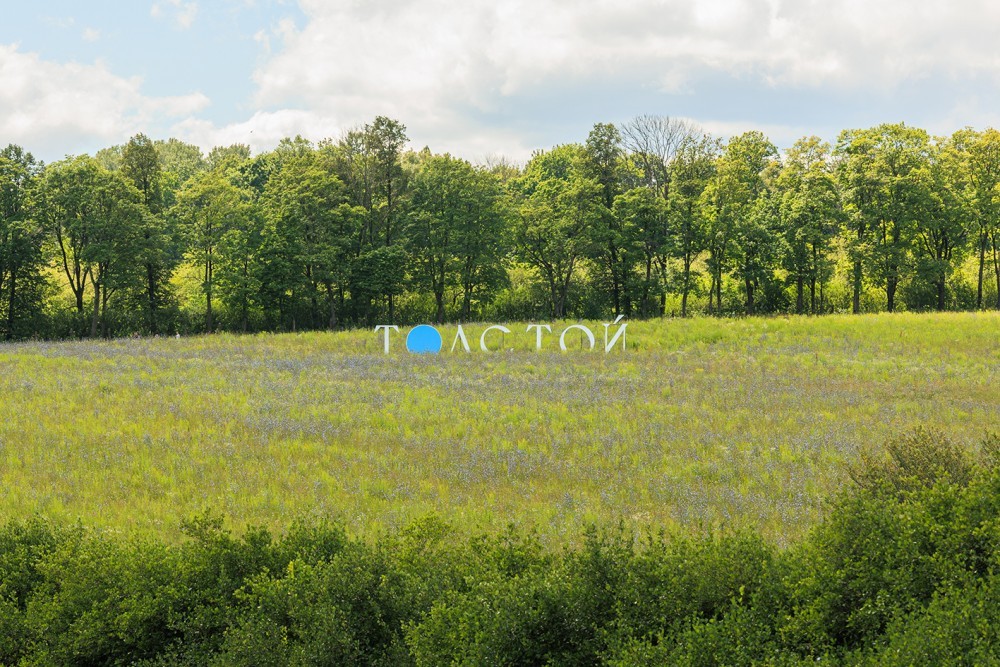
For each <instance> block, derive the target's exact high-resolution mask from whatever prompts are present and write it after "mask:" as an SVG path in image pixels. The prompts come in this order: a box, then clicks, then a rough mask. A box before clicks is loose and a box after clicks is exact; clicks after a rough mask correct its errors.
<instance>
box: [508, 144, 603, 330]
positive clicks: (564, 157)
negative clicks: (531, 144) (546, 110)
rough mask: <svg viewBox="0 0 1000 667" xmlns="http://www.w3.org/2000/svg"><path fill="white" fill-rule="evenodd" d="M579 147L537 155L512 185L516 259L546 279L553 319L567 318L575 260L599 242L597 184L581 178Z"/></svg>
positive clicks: (598, 185)
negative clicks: (515, 194) (516, 207)
mask: <svg viewBox="0 0 1000 667" xmlns="http://www.w3.org/2000/svg"><path fill="white" fill-rule="evenodd" d="M583 157H584V156H583V148H582V147H581V146H579V145H566V146H559V147H556V148H554V149H552V150H551V151H549V152H540V153H536V154H535V156H534V157H533V158H532V159H531V162H529V163H528V166H527V168H526V169H525V174H524V176H523V177H522V178H521V179H520V183H519V184H518V185H517V190H518V191H519V193H520V206H519V211H518V212H519V216H518V218H517V223H516V229H515V234H516V239H517V245H518V249H519V252H520V254H521V256H522V257H523V258H524V260H525V261H527V262H528V263H529V264H531V265H532V266H534V267H535V268H536V269H537V270H538V271H539V273H540V274H541V275H542V278H543V279H544V280H545V282H546V285H547V287H548V290H549V295H550V305H551V308H552V316H553V317H555V318H557V319H558V318H562V317H565V316H566V305H567V296H568V294H569V290H570V286H571V284H572V281H573V276H574V275H575V274H576V272H577V269H578V268H579V264H580V262H581V261H582V260H583V259H584V258H586V257H587V256H590V255H592V253H593V251H594V247H595V244H596V243H598V242H599V241H598V239H599V237H598V235H597V228H598V225H599V223H600V219H601V216H602V215H603V214H604V212H603V210H602V209H603V206H602V205H601V186H600V184H599V183H598V182H597V181H594V180H593V179H589V178H587V177H586V176H585V175H584V172H583V169H582V165H581V162H582V160H583Z"/></svg>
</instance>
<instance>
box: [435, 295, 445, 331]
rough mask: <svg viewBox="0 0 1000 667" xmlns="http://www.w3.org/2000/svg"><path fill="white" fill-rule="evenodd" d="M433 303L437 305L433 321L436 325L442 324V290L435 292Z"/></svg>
mask: <svg viewBox="0 0 1000 667" xmlns="http://www.w3.org/2000/svg"><path fill="white" fill-rule="evenodd" d="M434 301H435V302H436V303H437V314H436V315H435V321H436V322H437V323H438V324H444V290H435V292H434Z"/></svg>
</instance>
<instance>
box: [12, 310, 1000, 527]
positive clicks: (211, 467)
mask: <svg viewBox="0 0 1000 667" xmlns="http://www.w3.org/2000/svg"><path fill="white" fill-rule="evenodd" d="M510 326H511V328H512V329H513V330H514V333H513V334H511V335H508V336H505V337H504V340H503V345H504V347H505V348H513V349H508V350H507V351H504V352H497V353H492V354H484V353H482V352H479V351H474V352H473V353H472V354H468V355H466V354H448V353H444V354H442V355H440V356H417V355H410V354H407V353H406V352H404V351H403V343H402V342H403V337H402V334H400V335H395V336H394V338H393V348H394V349H393V353H392V354H391V355H389V356H385V355H383V354H382V351H381V341H380V339H377V338H376V336H375V334H374V333H372V332H369V331H355V332H348V333H338V334H321V333H310V334H289V335H261V336H248V337H235V336H228V335H226V336H223V335H220V336H212V337H199V338H190V339H179V340H178V339H173V338H164V339H153V340H148V339H146V340H119V341H109V342H86V341H84V342H67V343H27V344H15V345H6V346H2V347H0V392H2V394H0V395H2V400H0V411H2V412H0V486H2V489H3V492H2V494H0V521H5V520H7V519H9V518H14V517H25V516H30V515H32V514H35V513H38V514H42V515H44V516H47V517H52V518H55V519H58V520H75V519H76V518H78V517H79V518H81V519H83V521H84V522H86V523H88V524H90V525H95V526H100V527H107V528H113V529H121V530H127V531H131V530H138V531H149V532H152V533H155V534H158V535H160V536H165V537H168V538H170V537H173V536H175V535H176V534H177V531H178V526H179V523H180V519H181V518H182V517H184V516H186V515H189V514H191V513H194V512H198V511H202V510H205V509H208V508H211V509H214V510H216V511H220V512H223V513H225V514H226V516H227V517H229V519H230V520H231V522H232V523H233V525H234V526H237V527H239V526H243V525H246V524H248V523H253V524H267V525H272V526H275V527H283V526H286V525H287V523H288V521H289V520H290V519H291V518H293V517H295V516H300V515H303V514H312V513H319V514H323V515H332V516H335V517H339V518H340V519H342V520H343V521H344V522H345V523H346V524H347V525H348V526H349V527H350V528H352V529H354V530H357V531H359V532H361V533H362V534H374V533H376V532H378V531H380V530H385V529H391V528H394V527H396V526H398V525H400V524H402V523H405V522H407V521H409V520H410V519H412V518H414V517H417V516H421V515H424V514H427V513H431V512H434V513H439V514H441V515H444V516H446V517H448V518H450V519H451V520H452V521H454V522H455V523H457V524H458V525H466V526H469V527H470V528H486V529H490V528H492V527H497V526H502V525H504V524H506V523H508V522H510V521H516V522H518V523H521V524H531V525H534V526H537V528H538V529H539V531H540V533H541V534H542V536H543V538H544V539H546V540H563V539H565V538H567V536H572V535H579V534H580V527H581V525H583V524H585V523H588V522H591V521H608V520H612V521H618V520H624V521H625V522H626V523H633V522H634V523H639V524H643V525H649V524H653V525H666V526H671V527H675V526H690V525H697V524H713V525H719V524H724V525H729V526H736V525H753V526H755V527H757V528H759V529H760V530H761V531H762V532H763V533H764V534H765V535H767V536H769V537H771V538H773V539H775V540H776V541H778V542H779V543H783V542H786V541H789V540H793V539H796V538H798V537H799V536H801V535H802V533H803V532H804V531H805V530H807V529H808V528H809V527H810V526H811V525H812V524H813V523H814V522H815V521H816V519H817V518H818V517H819V516H820V515H821V514H822V512H823V510H824V507H823V500H822V499H823V498H824V497H826V496H828V494H829V492H830V491H831V490H833V489H835V488H837V487H838V485H840V484H842V483H843V481H844V478H845V473H844V463H845V462H847V461H850V460H853V459H854V458H855V457H856V456H857V454H858V452H859V450H860V449H863V448H867V447H872V446H878V445H880V444H881V443H882V442H883V440H884V439H885V438H886V437H887V436H889V435H892V434H895V433H898V432H899V431H901V430H905V429H909V428H911V427H914V426H916V425H925V426H931V427H935V428H940V429H942V430H944V431H946V432H947V433H948V434H949V435H950V437H951V438H952V439H954V440H956V441H958V442H961V443H970V444H971V443H975V442H977V441H978V440H980V439H981V438H982V436H983V435H984V434H985V433H986V432H987V431H989V430H994V431H996V430H1000V316H998V315H997V314H946V315H909V314H901V315H872V316H861V317H850V316H830V317H824V318H794V317H793V318H782V319H745V320H715V319H690V320H663V321H656V322H634V323H632V324H630V325H629V329H628V345H629V349H628V351H627V352H625V353H622V352H621V351H620V350H619V351H616V352H614V353H612V354H609V355H605V354H603V352H602V351H600V350H598V351H595V352H588V351H583V350H581V349H580V340H579V336H578V335H576V334H572V335H570V336H569V337H568V338H569V340H570V341H572V343H573V345H572V346H571V349H570V351H569V352H567V353H562V352H559V351H558V345H557V342H556V341H555V340H554V338H553V337H548V338H547V340H546V343H545V344H546V350H543V351H542V352H541V353H536V352H534V351H533V347H534V334H526V333H524V325H523V324H522V325H517V326H515V325H510ZM591 327H592V328H593V329H594V331H595V333H597V335H598V338H600V337H601V335H602V332H603V329H602V328H601V327H600V325H599V324H596V323H592V324H591ZM482 328H483V327H481V326H475V325H470V326H467V327H466V330H467V332H468V334H469V340H470V343H472V345H473V348H474V350H475V348H476V347H477V343H478V337H479V332H480V331H482ZM561 328H562V327H561V326H559V325H557V326H554V327H553V329H554V330H555V332H556V333H558V332H559V331H560V330H561ZM405 331H406V330H405V329H404V331H403V334H405ZM442 331H443V334H444V338H445V347H446V349H447V348H448V347H450V344H451V340H452V338H453V336H454V331H455V329H454V328H453V327H444V328H442Z"/></svg>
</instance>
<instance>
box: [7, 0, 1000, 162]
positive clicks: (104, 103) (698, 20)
mask: <svg viewBox="0 0 1000 667" xmlns="http://www.w3.org/2000/svg"><path fill="white" fill-rule="evenodd" d="M4 4H5V5H6V7H3V8H2V9H0V146H5V145H7V144H8V143H15V144H19V145H21V146H23V147H24V148H25V149H27V150H29V151H31V152H32V153H34V154H35V156H36V157H38V158H40V159H43V160H45V161H47V162H51V161H54V160H58V159H61V158H62V157H64V156H65V155H75V154H79V153H91V154H92V153H94V152H96V151H97V150H99V149H100V148H103V147H106V146H111V145H115V144H122V143H124V142H126V141H127V140H128V139H129V137H131V136H133V135H135V134H136V133H139V132H143V133H145V134H147V135H148V136H150V137H152V138H154V139H166V138H168V137H176V138H178V139H181V140H183V141H187V142H190V143H194V144H197V145H198V146H200V147H202V149H204V150H206V151H207V150H208V149H210V148H211V147H212V146H216V145H230V144H234V143H244V144H249V145H250V146H251V148H253V149H254V151H257V152H259V151H266V150H269V149H271V148H273V147H274V146H275V145H276V144H277V142H278V141H279V140H280V139H281V138H283V137H286V136H295V135H302V136H304V137H306V138H308V139H311V140H314V141H319V140H321V139H324V138H333V139H337V138H339V137H340V136H342V135H343V133H344V132H346V131H348V130H350V129H353V128H356V127H359V126H362V125H364V124H365V123H368V122H371V121H372V120H373V119H374V118H375V117H376V116H379V115H383V116H389V117H391V118H394V119H397V120H399V121H401V122H402V123H403V124H404V125H406V127H407V134H408V136H409V138H410V140H411V146H413V147H414V148H417V149H419V148H421V147H423V146H428V147H430V148H431V150H432V151H434V152H439V153H443V152H450V153H452V154H453V155H457V156H460V157H463V158H466V159H469V160H471V161H473V162H481V161H483V160H486V159H489V158H491V157H494V156H506V157H507V158H509V159H511V160H513V161H523V160H525V159H527V157H529V156H530V154H531V152H532V151H533V150H534V149H539V148H542V149H544V148H549V147H552V146H554V145H557V144H561V143H567V142H574V141H584V140H585V139H586V136H587V133H588V132H589V130H590V128H591V127H592V126H593V125H594V124H595V123H598V122H611V123H622V122H626V121H628V120H629V119H631V118H633V117H635V116H639V115H646V114H651V115H660V116H671V117H679V118H685V119H689V120H691V121H693V122H695V123H697V124H698V125H700V126H701V127H702V128H704V129H705V130H706V131H708V132H711V133H713V134H715V135H717V136H721V137H723V138H725V137H729V136H732V135H735V134H739V133H741V132H744V131H747V130H762V131H764V132H765V133H766V134H767V135H768V136H769V137H770V138H771V140H772V141H774V142H775V143H776V144H777V145H778V146H779V147H782V148H785V147H788V146H790V145H791V144H792V143H793V142H794V141H795V140H796V139H798V138H800V137H803V136H807V135H818V136H820V137H822V138H824V139H826V140H828V141H833V140H835V139H836V136H837V134H838V133H839V131H840V130H842V129H845V128H859V127H870V126H873V125H877V124H879V123H886V122H906V123H908V124H911V125H916V126H919V127H923V128H925V129H927V130H928V131H930V132H932V133H934V134H939V135H941V134H947V133H950V132H953V131H954V130H957V129H959V128H961V127H964V126H972V127H976V128H985V127H991V126H1000V85H998V84H1000V40H997V39H996V35H997V34H998V32H1000V3H996V2H992V1H991V0H951V1H950V2H949V1H947V0H938V1H930V0H795V1H792V0H491V1H489V2H486V1H482V0H379V1H374V2H372V1H368V2H366V1H363V0H298V1H297V2H296V1H295V0H127V1H126V0H88V1H87V2H79V0H37V1H36V2H33V3H28V2H17V3H14V2H7V3H4Z"/></svg>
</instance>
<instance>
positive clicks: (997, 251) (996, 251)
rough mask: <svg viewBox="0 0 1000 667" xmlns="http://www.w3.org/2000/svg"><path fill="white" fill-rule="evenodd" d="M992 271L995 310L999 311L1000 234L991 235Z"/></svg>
mask: <svg viewBox="0 0 1000 667" xmlns="http://www.w3.org/2000/svg"><path fill="white" fill-rule="evenodd" d="M993 270H994V272H995V273H996V274H997V310H1000V234H996V233H994V234H993Z"/></svg>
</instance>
